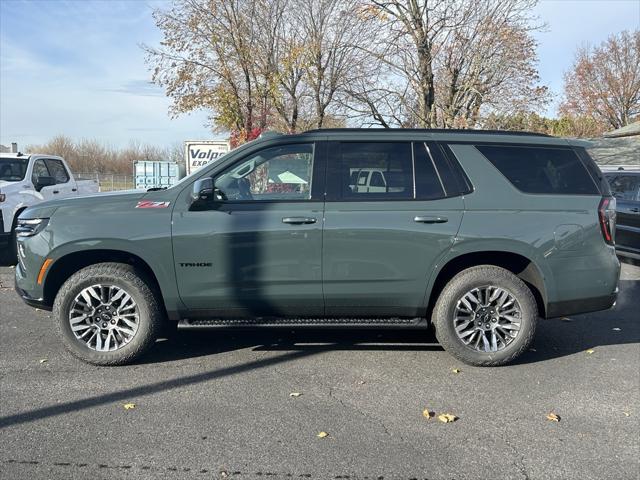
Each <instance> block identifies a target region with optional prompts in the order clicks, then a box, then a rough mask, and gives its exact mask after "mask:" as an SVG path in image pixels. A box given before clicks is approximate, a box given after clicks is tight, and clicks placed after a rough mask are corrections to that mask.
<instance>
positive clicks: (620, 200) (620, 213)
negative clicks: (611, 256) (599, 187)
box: [607, 173, 640, 252]
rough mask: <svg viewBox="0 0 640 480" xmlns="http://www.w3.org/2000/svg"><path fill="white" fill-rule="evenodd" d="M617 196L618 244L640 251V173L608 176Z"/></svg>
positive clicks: (612, 190) (612, 189)
mask: <svg viewBox="0 0 640 480" xmlns="http://www.w3.org/2000/svg"><path fill="white" fill-rule="evenodd" d="M607 177H608V179H609V185H610V186H611V192H612V193H613V195H614V197H616V203H617V206H616V211H617V218H616V246H617V247H622V248H629V249H633V250H637V251H638V252H640V174H626V175H625V174H623V173H620V174H616V175H615V176H609V175H608V176H607Z"/></svg>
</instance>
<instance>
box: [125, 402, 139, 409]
mask: <svg viewBox="0 0 640 480" xmlns="http://www.w3.org/2000/svg"><path fill="white" fill-rule="evenodd" d="M123 407H124V409H125V410H132V409H134V408H136V404H135V403H125V404H124V405H123Z"/></svg>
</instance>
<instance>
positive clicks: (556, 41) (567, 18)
mask: <svg viewBox="0 0 640 480" xmlns="http://www.w3.org/2000/svg"><path fill="white" fill-rule="evenodd" d="M163 4H164V2H163V0H98V1H92V0H85V1H82V0H74V1H72V0H37V1H27V0H0V143H2V144H5V145H7V144H8V143H10V142H12V141H17V142H18V143H19V144H20V145H21V146H24V145H27V144H34V143H42V142H44V141H46V140H48V139H49V138H51V137H52V136H54V135H56V134H60V133H64V134H66V135H69V136H71V137H72V138H74V139H79V138H95V139H98V140H100V141H102V142H105V143H108V144H112V145H125V144H127V143H128V142H129V141H130V140H138V141H141V142H144V143H153V144H157V145H159V146H168V145H171V144H173V143H175V142H182V141H183V140H186V139H207V138H212V137H213V134H212V133H211V130H210V129H208V128H207V127H206V126H204V124H205V122H206V113H204V112H197V113H194V114H191V115H184V116H180V117H179V118H177V119H171V118H170V117H169V115H168V108H169V104H170V102H169V100H168V99H167V98H166V97H165V96H164V94H163V91H162V89H160V88H158V87H155V86H153V85H150V84H149V78H150V74H149V72H148V71H147V69H146V67H145V64H144V54H143V52H142V50H141V49H140V48H139V47H138V45H139V44H140V43H147V44H150V45H156V44H157V43H158V42H159V41H160V39H161V36H160V32H159V31H158V30H157V28H156V27H155V25H154V23H153V19H152V18H151V10H152V8H153V7H158V6H162V5H163ZM535 13H536V14H538V15H539V16H540V18H541V20H542V21H544V22H546V23H547V25H548V28H547V31H546V32H542V33H538V34H536V38H537V39H538V41H539V44H540V46H539V50H538V53H539V58H540V74H541V79H542V82H543V83H545V84H546V85H548V86H549V87H550V88H551V90H552V91H553V92H554V93H557V94H559V93H560V92H561V91H562V75H563V72H564V71H565V70H567V69H568V68H569V67H570V65H571V63H572V60H573V54H574V51H575V49H576V47H578V46H580V45H582V44H585V43H591V44H598V43H600V42H601V41H602V40H604V39H606V37H607V36H608V35H609V34H611V33H614V32H619V31H621V30H624V29H636V28H640V0H581V1H577V0H576V1H574V0H546V1H542V2H541V3H540V5H539V6H538V7H537V9H536V12H535ZM548 113H549V114H554V113H555V106H554V107H552V108H550V111H549V112H548Z"/></svg>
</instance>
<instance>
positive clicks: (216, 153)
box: [184, 140, 230, 175]
mask: <svg viewBox="0 0 640 480" xmlns="http://www.w3.org/2000/svg"><path fill="white" fill-rule="evenodd" d="M229 150H230V147H229V142H227V141H224V140H202V141H187V142H184V156H185V165H186V167H187V168H186V170H187V175H189V174H190V173H192V172H195V171H196V170H198V169H199V168H200V167H202V166H203V165H206V164H207V163H209V162H215V161H216V160H217V159H219V158H220V157H222V156H223V155H224V154H225V153H227V152H228V151H229Z"/></svg>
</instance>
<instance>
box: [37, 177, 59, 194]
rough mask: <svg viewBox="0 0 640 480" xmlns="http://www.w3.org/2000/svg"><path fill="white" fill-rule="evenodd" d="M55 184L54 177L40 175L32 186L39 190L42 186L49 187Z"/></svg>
mask: <svg viewBox="0 0 640 480" xmlns="http://www.w3.org/2000/svg"><path fill="white" fill-rule="evenodd" d="M55 184H56V179H55V178H53V177H46V176H41V177H38V178H37V180H36V184H35V185H34V186H35V187H36V190H37V191H38V192H39V191H40V190H42V189H43V188H44V187H51V186H53V185H55Z"/></svg>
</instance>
